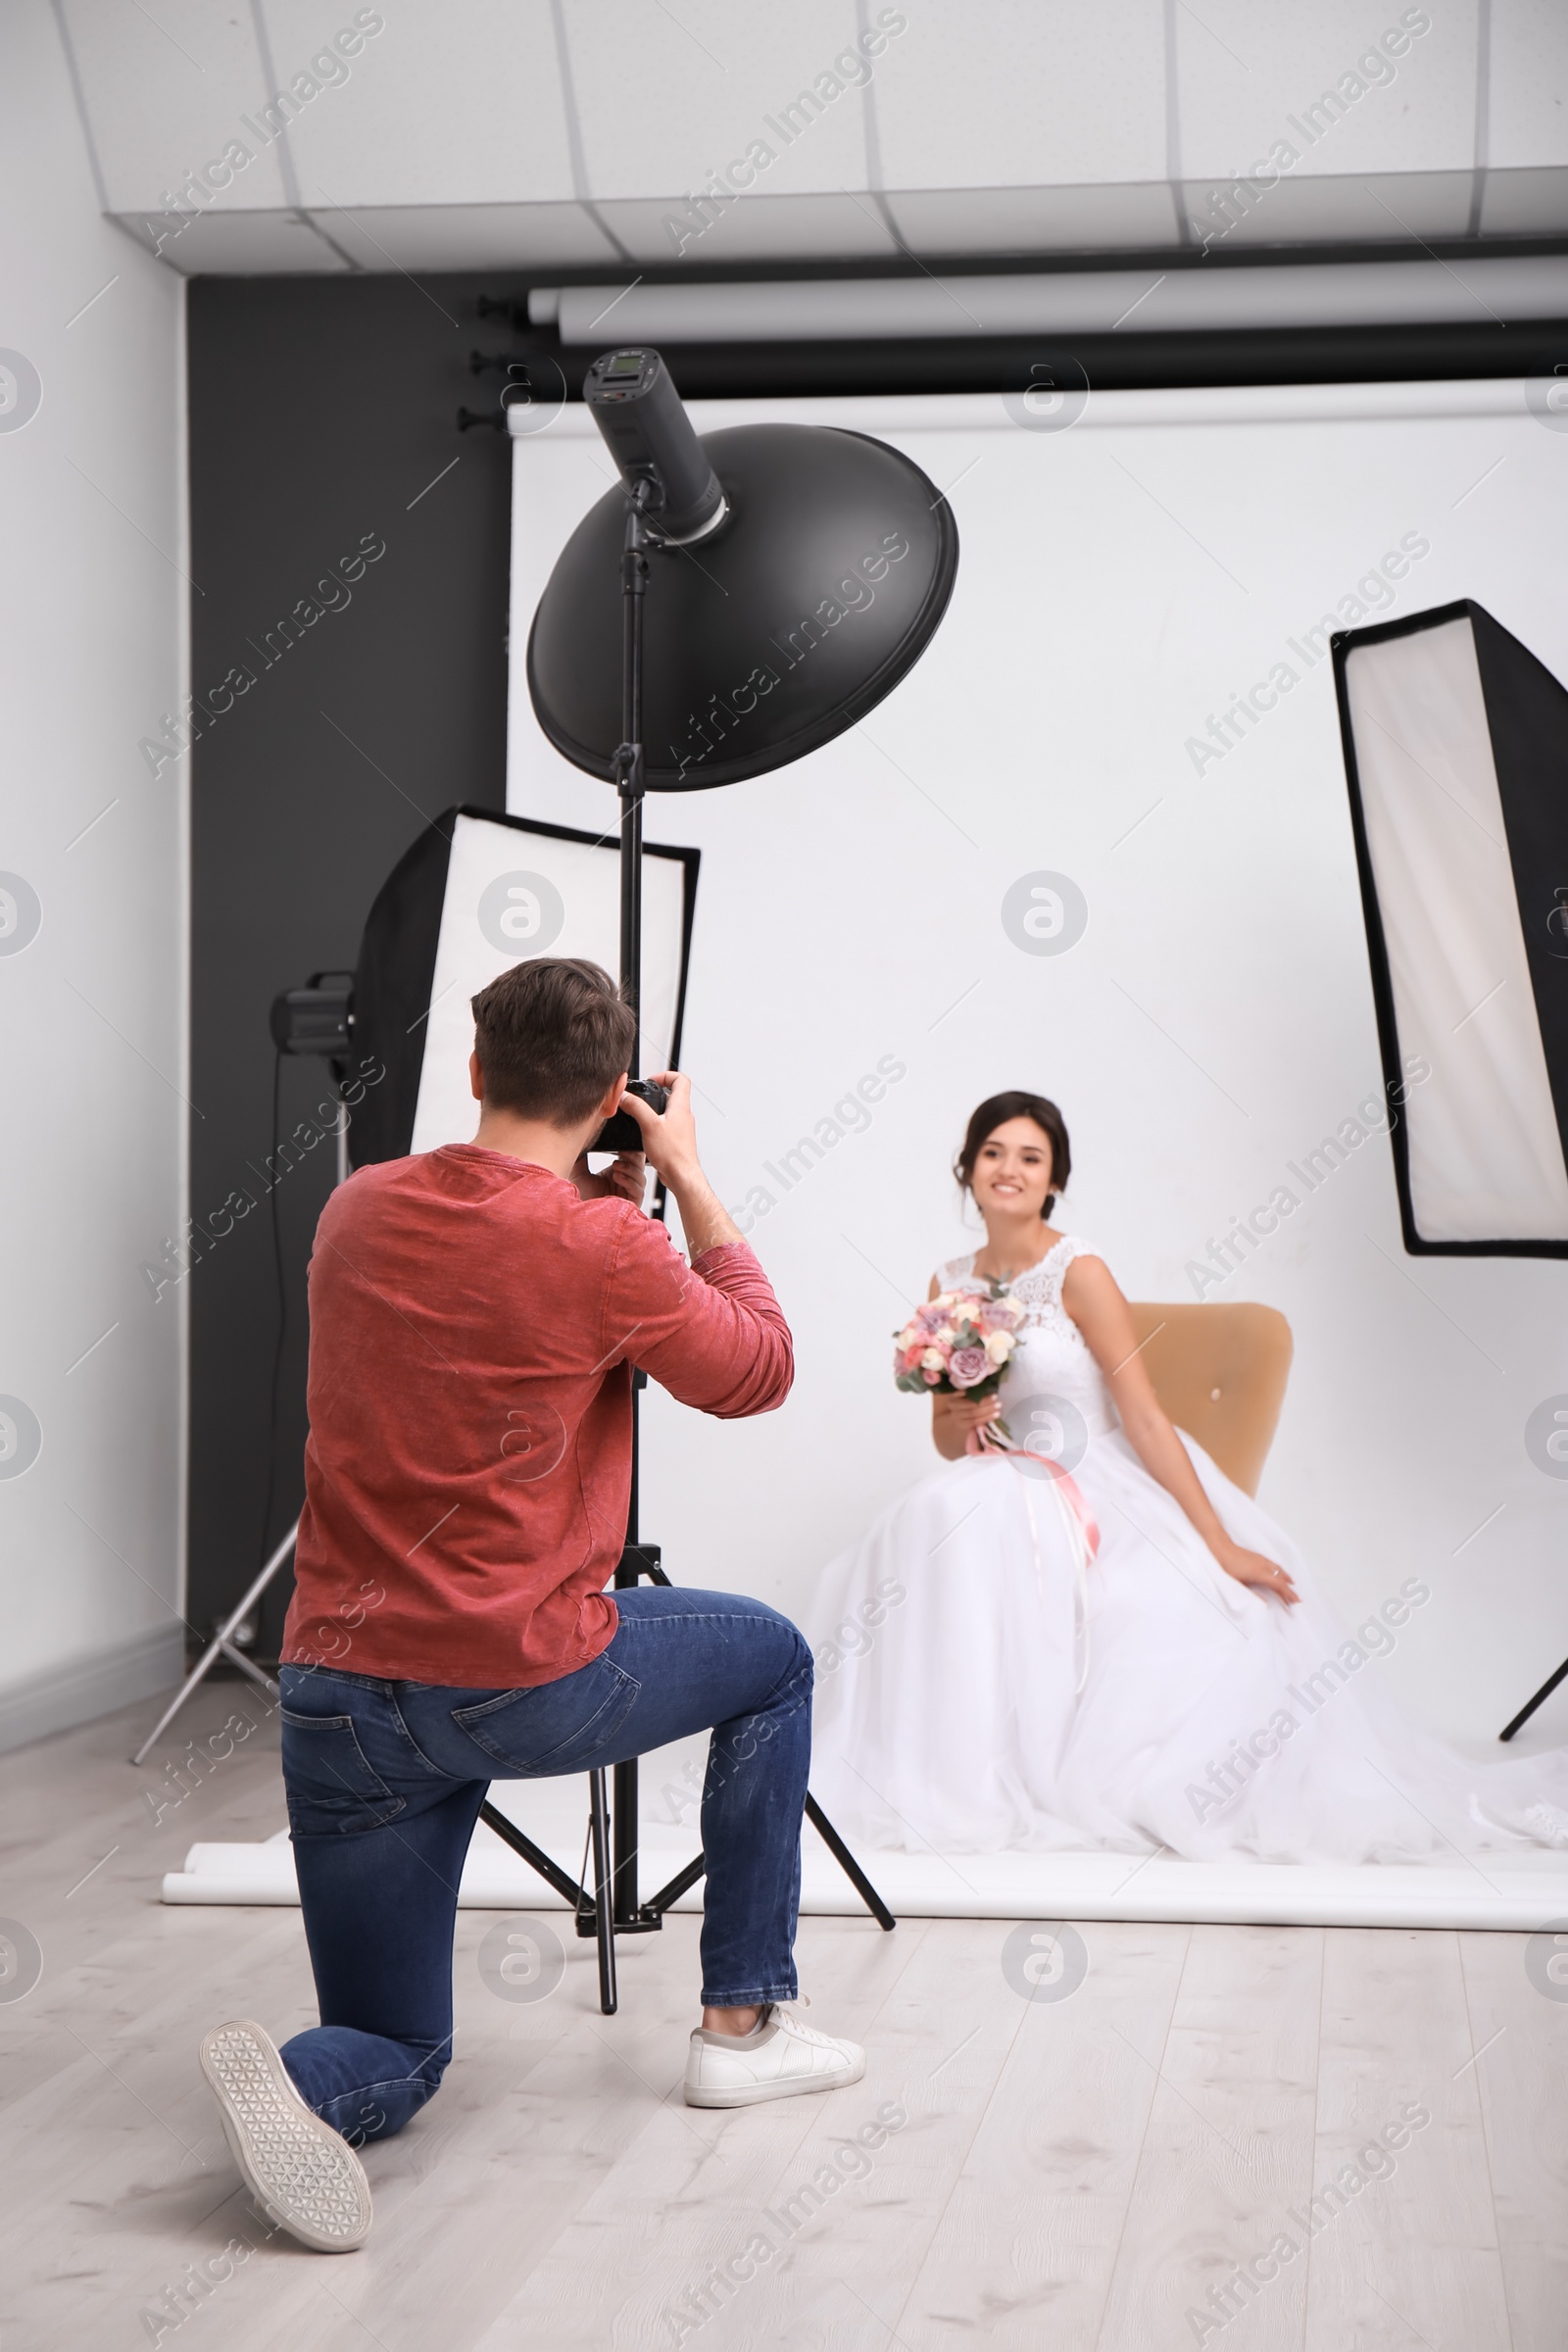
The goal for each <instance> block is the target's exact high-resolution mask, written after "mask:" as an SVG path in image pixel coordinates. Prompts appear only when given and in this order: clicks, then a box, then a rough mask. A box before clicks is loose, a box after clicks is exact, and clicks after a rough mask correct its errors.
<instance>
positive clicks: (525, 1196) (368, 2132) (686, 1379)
mask: <svg viewBox="0 0 1568 2352" xmlns="http://www.w3.org/2000/svg"><path fill="white" fill-rule="evenodd" d="M473 1013H474V1021H475V1028H476V1037H477V1050H476V1052H475V1054H474V1055H473V1058H472V1061H471V1064H470V1075H471V1079H472V1085H473V1092H474V1095H475V1097H476V1098H477V1100H478V1102H479V1103H480V1117H479V1126H478V1131H477V1133H476V1135H475V1137H474V1140H473V1142H472V1143H471V1144H455V1145H448V1146H446V1147H445V1148H443V1149H442V1150H440V1151H437V1152H425V1153H422V1154H419V1155H417V1156H415V1157H411V1158H407V1159H398V1160H391V1161H387V1162H384V1163H382V1164H379V1165H373V1166H370V1167H366V1168H361V1169H360V1170H359V1171H358V1172H357V1173H356V1174H355V1175H354V1176H352V1177H351V1178H350V1179H349V1181H348V1182H347V1183H346V1184H344V1185H341V1186H340V1187H339V1188H338V1190H337V1191H336V1192H335V1193H334V1194H333V1195H332V1197H331V1199H330V1200H329V1201H328V1202H327V1204H326V1207H325V1208H324V1209H323V1211H322V1213H321V1219H320V1223H319V1226H318V1228H317V1235H316V1248H315V1251H314V1254H313V1256H312V1259H311V1271H310V1309H311V1352H310V1385H309V1405H310V1423H311V1427H310V1438H309V1442H308V1444H307V1446H306V1457H305V1461H306V1499H305V1509H304V1513H303V1516H302V1518H301V1521H300V1532H299V1544H298V1549H297V1552H296V1576H297V1584H296V1589H295V1593H294V1597H293V1600H292V1602H291V1604H290V1608H289V1613H288V1621H287V1626H286V1628H285V1633H284V1642H283V1661H284V1662H283V1665H282V1667H281V1669H280V1675H281V1683H282V1699H281V1716H282V1727H283V1730H282V1748H283V1778H284V1785H285V1788H286V1790H287V1794H288V1809H289V1822H290V1829H291V1835H292V1838H293V1846H294V1858H295V1865H296V1869H297V1872H298V1877H299V1887H300V1900H301V1904H302V1907H303V1912H304V1919H305V1931H306V1936H307V1938H308V1940H309V1944H310V1952H311V1963H312V1967H313V1969H314V1972H315V1977H316V1986H317V1994H318V1998H319V2007H320V2018H321V2022H320V2024H319V2026H317V2027H313V2028H312V2029H310V2030H309V2031H308V2032H306V2033H303V2034H296V2035H295V2037H294V2038H293V2040H291V2041H290V2042H288V2043H287V2044H286V2045H285V2046H284V2048H283V2049H282V2050H281V2051H279V2050H277V2049H276V2048H275V2047H274V2045H273V2044H272V2042H271V2041H270V2039H269V2038H268V2036H267V2035H266V2034H265V2033H263V2031H262V2030H261V2028H260V2027H258V2026H256V2025H253V2024H250V2023H248V2022H243V2021H242V2022H237V2023H232V2024H230V2025H227V2026H223V2027H220V2028H218V2029H217V2030H216V2031H215V2032H214V2033H212V2034H209V2035H208V2036H207V2038H206V2040H205V2042H204V2043H203V2045H202V2065H203V2070H204V2072H205V2074H206V2076H207V2079H208V2082H209V2083H210V2084H211V2086H212V2088H213V2090H214V2092H215V2093H216V2095H217V2097H218V2101H219V2105H220V2108H221V2114H222V2120H223V2128H224V2131H225V2133H226V2135H227V2138H228V2141H229V2145H230V2147H231V2149H232V2150H233V2153H234V2156H235V2159H236V2161H237V2163H238V2165H239V2168H240V2171H241V2173H242V2174H243V2176H244V2178H245V2180H246V2182H247V2184H248V2185H249V2186H250V2188H251V2189H252V2190H253V2191H254V2193H255V2194H256V2195H257V2196H258V2197H259V2198H260V2199H261V2201H262V2203H263V2205H264V2206H265V2207H266V2208H267V2210H268V2212H269V2214H270V2216H271V2218H272V2219H273V2220H274V2221H276V2222H278V2223H279V2224H280V2225H281V2226H282V2227H283V2228H284V2229H288V2230H289V2231H290V2232H291V2233H292V2234H293V2235H294V2236H295V2237H297V2238H299V2239H300V2240H301V2241H302V2242H303V2243H304V2244H306V2245H309V2246H314V2247H317V2248H319V2249H321V2250H323V2251H334V2250H341V2251H346V2250H348V2249H349V2248H350V2247H353V2246H356V2245H358V2244H360V2243H362V2242H363V2240H364V2238H365V2236H366V2235H367V2233H368V2229H369V2226H370V2196H369V2188H368V2182H367V2180H366V2178H365V2174H364V2171H363V2168H362V2167H361V2164H360V2161H359V2158H358V2156H357V2155H356V2154H355V2153H354V2147H355V2146H357V2145H358V2144H360V2143H361V2142H362V2141H364V2140H367V2139H376V2138H382V2137H385V2136H386V2135H388V2134H389V2133H391V2132H394V2131H401V2129H402V2128H403V2126H404V2125H405V2124H406V2123H408V2122H409V2120H410V2118H411V2117H413V2116H414V2115H416V2114H417V2112H418V2110H419V2108H420V2107H421V2106H422V2105H423V2104H424V2102H425V2100H426V2099H428V2098H429V2097H430V2095H431V2094H432V2092H433V2091H434V2090H435V2089H436V2087H437V2085H438V2084H439V2082H440V2081H441V2077H442V2074H443V2072H444V2070H445V2068H446V2064H447V2061H448V2059H449V2057H450V2056H451V2048H452V1937H453V1926H454V1919H455V1914H456V1909H457V1899H458V1886H459V1881H460V1879H461V1876H462V1872H463V1863H464V1857H465V1855H466V1852H467V1847H468V1840H469V1838H470V1836H471V1834H472V1831H473V1825H474V1822H475V1820H476V1818H477V1816H478V1812H479V1807H480V1805H481V1804H482V1803H483V1801H484V1798H485V1794H486V1790H487V1788H488V1785H489V1783H490V1781H491V1780H493V1779H494V1780H526V1779H530V1778H536V1777H539V1778H542V1777H547V1776H551V1775H555V1774H562V1773H582V1772H588V1771H590V1770H593V1769H595V1768H596V1767H598V1766H601V1765H610V1764H615V1763H618V1762H621V1761H623V1760H624V1759H626V1758H628V1757H631V1756H635V1755H639V1754H641V1753H643V1752H644V1751H646V1750H648V1749H650V1748H656V1747H662V1746H663V1745H665V1744H666V1742H668V1741H670V1740H679V1739H682V1738H685V1737H686V1736H687V1735H689V1734H691V1733H693V1732H697V1731H700V1730H704V1729H708V1728H711V1729H712V1734H713V1737H712V1740H711V1749H710V1760H709V1767H708V1776H707V1782H706V1786H705V1789H704V1798H703V1815H702V1830H703V1851H704V1855H705V1858H706V1863H707V1879H708V1885H707V1900H706V1913H705V1917H704V1921H703V1936H702V1956H703V1988H702V2001H703V2020H702V2024H701V2026H700V2027H699V2028H698V2029H697V2030H696V2031H695V2032H694V2033H693V2034H692V2037H691V2049H690V2055H689V2059H688V2064H687V2071H686V2098H687V2100H688V2101H689V2102H690V2103H692V2104H694V2105H700V2106H742V2105H750V2104H752V2103H754V2102H757V2101H760V2100H764V2099H772V2098H779V2097H784V2096H787V2095H790V2094H792V2093H795V2092H798V2091H811V2090H827V2089H833V2088H835V2087H837V2086H838V2085H839V2084H841V2083H846V2082H856V2081H858V2079H859V2076H860V2074H861V2073H862V2072H863V2069H864V2057H863V2054H862V2053H861V2051H860V2050H859V2049H858V2048H857V2046H856V2045H855V2044H854V2043H852V2042H843V2041H834V2040H831V2039H829V2037H828V2036H827V2035H825V2034H816V2033H813V2032H812V2031H811V2030H810V2029H809V2028H808V2027H806V2026H805V2025H804V2024H802V2023H801V2022H800V2021H799V2020H798V2019H797V2018H796V2017H795V2016H794V2015H793V2014H792V2013H791V2011H789V2010H788V2009H786V2008H783V2007H781V2006H780V2005H779V2004H781V2003H785V2002H790V2001H793V2000H794V1999H795V1997H796V1979H795V1968H794V1959H793V1945H794V1937H795V1927H796V1912H797V1904H798V1900H799V1890H800V1833H801V1817H802V1810H803V1806H804V1803H805V1795H806V1782H807V1771H808V1766H809V1752H810V1701H811V1657H810V1651H809V1648H808V1646H807V1644H806V1642H805V1641H804V1640H803V1639H802V1637H801V1635H800V1634H799V1633H798V1632H797V1631H796V1629H795V1628H794V1626H792V1625H791V1624H790V1623H789V1622H788V1621H787V1620H786V1619H785V1618H783V1617H781V1616H779V1615H778V1614H777V1613H776V1611H774V1610H772V1609H769V1608H766V1607H764V1606H763V1605H762V1604H761V1603H760V1602H759V1601H754V1600H747V1599H744V1598H741V1597H738V1596H736V1595H733V1594H731V1593H690V1592H679V1591H674V1590H671V1589H668V1588H665V1587H658V1586H655V1587H650V1588H644V1587H637V1588H635V1589H633V1590H629V1591H626V1592H623V1593H614V1594H612V1593H608V1592H606V1590H605V1586H606V1584H607V1582H608V1580H609V1578H610V1577H611V1575H612V1574H613V1570H614V1567H615V1564H616V1562H617V1560H618V1558H619V1556H620V1550H621V1544H622V1541H623V1538H624V1533H625V1527H626V1509H627V1499H628V1495H629V1491H630V1480H631V1467H632V1464H631V1426H632V1416H631V1383H632V1367H633V1365H634V1364H637V1365H640V1366H642V1367H643V1368H644V1369H645V1370H646V1371H647V1372H648V1373H650V1374H651V1375H652V1376H653V1377H654V1378H655V1379H657V1380H658V1381H660V1382H661V1383H662V1386H663V1387H664V1388H666V1389H667V1390H668V1391H669V1393H670V1394H671V1396H673V1397H678V1398H679V1399H680V1400H681V1402H682V1403H685V1404H691V1405H696V1406H697V1407H698V1408H699V1409H700V1410H702V1411H704V1412H709V1413H712V1414H715V1415H717V1416H718V1417H719V1418H721V1419H739V1418H745V1417H747V1416H749V1415H751V1414H754V1413H765V1412H770V1411H771V1410H772V1409H773V1408H774V1407H775V1406H776V1405H778V1404H781V1403H782V1402H783V1399H784V1397H786V1395H787V1394H788V1391H789V1386H790V1381H791V1377H792V1373H793V1356H792V1350H791V1344H790V1335H789V1330H788V1326H787V1325H786V1323H785V1321H784V1318H783V1315H782V1314H781V1312H780V1310H779V1306H778V1302H777V1300H776V1299H774V1297H773V1293H772V1290H771V1289H770V1287H769V1285H768V1282H767V1279H766V1277H765V1275H764V1274H763V1272H762V1270H761V1267H760V1265H759V1264H758V1261H757V1259H756V1257H755V1256H754V1255H753V1253H752V1251H751V1250H750V1248H749V1247H748V1246H747V1244H746V1243H745V1242H744V1241H742V1239H741V1237H740V1235H739V1234H738V1232H737V1231H736V1229H735V1226H734V1225H733V1223H732V1222H731V1220H730V1218H729V1217H728V1216H727V1215H726V1213H725V1211H724V1209H723V1208H722V1207H721V1206H720V1204H719V1202H718V1201H717V1199H716V1198H715V1196H714V1194H713V1193H712V1191H711V1188H710V1186H709V1184H708V1182H707V1179H706V1178H705V1176H704V1175H703V1172H702V1168H701V1166H700V1164H699V1162H698V1157H697V1141H696V1132H695V1129H694V1126H693V1123H692V1115H691V1103H690V1085H689V1082H688V1081H687V1080H686V1079H684V1078H682V1077H679V1076H675V1075H671V1074H666V1075H665V1076H664V1077H663V1078H662V1079H661V1081H660V1083H661V1084H662V1085H664V1086H666V1087H667V1088H668V1089H669V1102H668V1104H667V1106H666V1108H665V1110H664V1112H663V1114H662V1116H658V1115H656V1114H655V1113H654V1112H653V1111H652V1110H651V1109H650V1108H649V1107H648V1106H647V1105H646V1104H644V1103H640V1102H638V1101H637V1099H636V1098H635V1097H634V1096H630V1095H626V1096H624V1102H623V1090H624V1087H625V1083H626V1069H627V1062H628V1057H629V1054H630V1050H631V1046H632V1043H633V1039H634V1037H635V1022H634V1019H633V1016H632V1014H631V1012H630V1011H629V1010H628V1009H627V1007H626V1006H625V1005H622V1004H621V1002H620V1000H619V998H618V997H617V995H616V993H615V990H614V987H613V984H612V982H611V981H610V979H609V978H608V976H607V975H606V974H605V973H604V972H603V971H601V970H600V969H599V967H598V966H597V965H596V964H592V963H585V962H576V961H570V960H565V959H560V958H546V957H541V958H539V959H538V960H536V961H533V962H529V963H520V964H516V965H515V966H514V967H513V969H512V970H511V971H509V972H505V973H503V975H502V976H501V978H500V979H499V980H496V981H494V982H492V984H491V985H490V987H488V988H487V989H485V990H484V991H483V992H482V994H481V995H479V996H477V997H476V998H475V999H474V1000H473ZM617 1106H623V1107H625V1108H626V1109H628V1110H630V1111H631V1113H632V1115H633V1116H634V1117H635V1118H636V1120H637V1122H638V1125H639V1126H640V1127H641V1129H642V1131H643V1135H644V1138H645V1140H646V1145H647V1158H648V1160H650V1161H651V1162H652V1164H653V1166H654V1168H655V1169H656V1170H657V1172H658V1173H659V1174H660V1175H661V1176H662V1178H663V1180H664V1183H665V1184H666V1186H667V1187H668V1189H669V1191H670V1192H671V1193H672V1194H673V1196H674V1198H675V1201H676V1203H677V1205H678V1207H679V1210H680V1216H681V1224H682V1228H683V1230H684V1233H685V1238H686V1244H687V1248H688V1250H689V1251H690V1257H691V1262H690V1265H688V1264H687V1263H686V1262H685V1260H684V1259H682V1258H681V1257H680V1256H679V1254H678V1253H677V1252H676V1250H675V1249H674V1247H673V1246H672V1244H671V1242H670V1240H669V1237H668V1235H667V1234H666V1233H665V1231H664V1229H663V1227H662V1225H661V1224H657V1223H655V1222H653V1221H652V1220H650V1219H649V1218H647V1217H645V1216H644V1214H643V1212H642V1208H641V1205H640V1203H641V1201H642V1194H643V1186H644V1181H645V1168H644V1156H643V1154H642V1153H640V1152H638V1153H630V1154H622V1155H621V1156H620V1157H618V1158H617V1160H616V1162H615V1165H614V1166H613V1169H611V1170H610V1171H609V1173H608V1175H605V1176H600V1177H595V1176H592V1175H590V1173H589V1170H588V1162H587V1149H588V1146H589V1144H590V1142H591V1140H592V1138H593V1137H594V1135H596V1134H597V1132H598V1130H599V1128H600V1126H601V1124H602V1123H603V1121H604V1120H605V1119H606V1118H607V1117H608V1116H609V1115H610V1114H611V1113H612V1112H613V1110H615V1109H616V1108H617ZM351 2143H352V2144H351Z"/></svg>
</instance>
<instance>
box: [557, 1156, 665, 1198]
mask: <svg viewBox="0 0 1568 2352" xmlns="http://www.w3.org/2000/svg"><path fill="white" fill-rule="evenodd" d="M571 1181H572V1183H573V1184H574V1185H575V1186H576V1187H577V1197H578V1199H579V1200H582V1201H630V1202H631V1204H632V1206H633V1208H641V1206H642V1204H643V1195H644V1193H645V1192H646V1191H647V1189H648V1162H647V1159H646V1158H645V1157H644V1155H643V1153H642V1152H616V1153H615V1156H614V1159H613V1161H612V1163H611V1165H610V1166H609V1167H608V1168H602V1169H601V1170H600V1172H599V1174H598V1175H597V1176H596V1175H595V1174H594V1173H593V1171H592V1169H591V1168H590V1167H589V1165H588V1154H587V1152H584V1153H583V1154H582V1157H581V1158H580V1159H579V1160H578V1162H577V1164H576V1166H575V1167H574V1168H573V1169H572V1171H571Z"/></svg>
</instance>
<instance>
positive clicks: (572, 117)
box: [550, 0, 636, 270]
mask: <svg viewBox="0 0 1568 2352" xmlns="http://www.w3.org/2000/svg"><path fill="white" fill-rule="evenodd" d="M550 22H551V25H552V26H553V28H554V31H555V36H556V72H557V74H558V76H559V78H560V81H561V106H562V113H563V116H564V121H565V126H566V156H567V160H568V162H569V164H570V167H571V187H572V194H573V195H574V196H575V197H576V199H577V202H578V203H579V204H580V205H581V206H582V209H583V211H584V212H585V213H586V214H587V216H588V218H589V220H590V221H592V222H593V224H594V226H595V228H597V229H598V231H599V234H600V235H601V236H602V237H603V238H604V240H605V242H606V244H608V245H610V246H612V247H613V249H614V251H615V253H616V254H617V255H618V256H619V258H620V259H621V261H623V262H624V263H625V264H626V267H627V268H628V270H631V269H635V268H636V263H635V261H634V259H633V257H632V255H631V254H630V253H629V252H628V251H627V250H626V247H625V246H624V245H623V244H622V243H621V241H620V239H619V238H618V237H617V236H616V234H615V232H614V230H613V228H612V227H611V225H610V223H609V221H607V220H606V219H605V218H604V215H603V214H602V213H601V212H600V210H599V207H598V205H597V204H596V203H595V201H594V199H593V196H592V194H591V193H590V191H589V186H588V150H587V148H586V146H585V145H584V143H583V135H582V123H581V121H580V119H579V117H578V113H577V83H576V79H575V77H574V75H573V73H572V70H571V50H570V48H569V46H568V44H567V40H566V17H565V11H564V8H563V7H562V4H561V0H550Z"/></svg>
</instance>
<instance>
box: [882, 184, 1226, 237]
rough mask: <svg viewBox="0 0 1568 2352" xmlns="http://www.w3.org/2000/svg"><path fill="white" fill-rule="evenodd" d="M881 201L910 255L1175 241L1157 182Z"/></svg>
mask: <svg viewBox="0 0 1568 2352" xmlns="http://www.w3.org/2000/svg"><path fill="white" fill-rule="evenodd" d="M885 202H886V204H887V208H888V211H889V213H890V214H891V215H892V218H893V223H894V226H895V227H896V228H897V230H898V232H899V235H900V237H901V238H902V239H903V241H904V243H905V244H906V245H907V246H908V248H909V250H910V252H911V253H916V254H925V255H932V254H955V255H956V254H974V255H982V254H1005V253H1093V252H1099V251H1103V250H1121V251H1123V252H1125V251H1127V250H1129V249H1134V248H1138V247H1141V246H1147V245H1152V246H1159V245H1175V244H1177V243H1179V242H1180V238H1179V234H1178V230H1177V224H1176V202H1175V198H1174V197H1173V196H1172V194H1171V191H1170V188H1169V186H1168V185H1167V184H1166V182H1165V181H1164V180H1151V181H1146V182H1144V183H1142V184H1141V185H1139V186H1136V187H1109V186H1093V187H1067V188H901V189H897V190H890V191H889V193H888V195H887V197H886V199H885Z"/></svg>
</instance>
